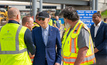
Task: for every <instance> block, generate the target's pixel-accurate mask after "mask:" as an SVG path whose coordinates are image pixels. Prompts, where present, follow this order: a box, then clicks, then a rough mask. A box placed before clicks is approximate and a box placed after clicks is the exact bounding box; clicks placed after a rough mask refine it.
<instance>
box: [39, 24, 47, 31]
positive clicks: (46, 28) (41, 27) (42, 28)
mask: <svg viewBox="0 0 107 65" xmlns="http://www.w3.org/2000/svg"><path fill="white" fill-rule="evenodd" d="M41 28H42V27H41ZM48 29H49V25H48V26H47V27H46V29H44V28H42V30H47V31H48Z"/></svg>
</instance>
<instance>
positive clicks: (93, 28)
mask: <svg viewBox="0 0 107 65" xmlns="http://www.w3.org/2000/svg"><path fill="white" fill-rule="evenodd" d="M94 30H95V27H94V25H93V26H92V33H91V35H92V37H93V38H94Z"/></svg>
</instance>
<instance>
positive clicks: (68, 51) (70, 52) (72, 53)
mask: <svg viewBox="0 0 107 65" xmlns="http://www.w3.org/2000/svg"><path fill="white" fill-rule="evenodd" d="M82 27H83V28H85V29H86V30H87V31H88V32H89V30H88V28H87V27H85V24H84V23H82V22H81V21H80V20H79V21H78V23H77V24H76V25H75V27H74V28H73V30H72V31H71V32H70V33H69V35H68V37H67V34H68V32H69V30H70V28H69V29H68V30H66V32H65V34H64V36H63V41H62V52H61V54H62V61H63V65H74V63H75V60H76V58H77V55H78V51H79V48H78V41H77V40H78V35H79V33H80V30H81V28H82ZM75 30H76V31H75ZM89 33H90V32H89ZM88 57H90V58H88ZM95 62H96V61H95V56H94V46H93V42H92V39H91V35H90V36H89V49H88V51H87V53H86V56H85V58H84V60H83V62H82V63H81V64H80V65H90V64H94V63H95Z"/></svg>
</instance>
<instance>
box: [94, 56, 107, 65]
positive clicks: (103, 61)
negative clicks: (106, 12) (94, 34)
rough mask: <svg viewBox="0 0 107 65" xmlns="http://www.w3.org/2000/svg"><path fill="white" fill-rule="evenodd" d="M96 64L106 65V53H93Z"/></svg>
mask: <svg viewBox="0 0 107 65" xmlns="http://www.w3.org/2000/svg"><path fill="white" fill-rule="evenodd" d="M95 57H96V65H107V55H99V54H95Z"/></svg>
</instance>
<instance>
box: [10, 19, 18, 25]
mask: <svg viewBox="0 0 107 65" xmlns="http://www.w3.org/2000/svg"><path fill="white" fill-rule="evenodd" d="M8 23H16V24H19V22H17V21H15V20H9V21H8Z"/></svg>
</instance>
